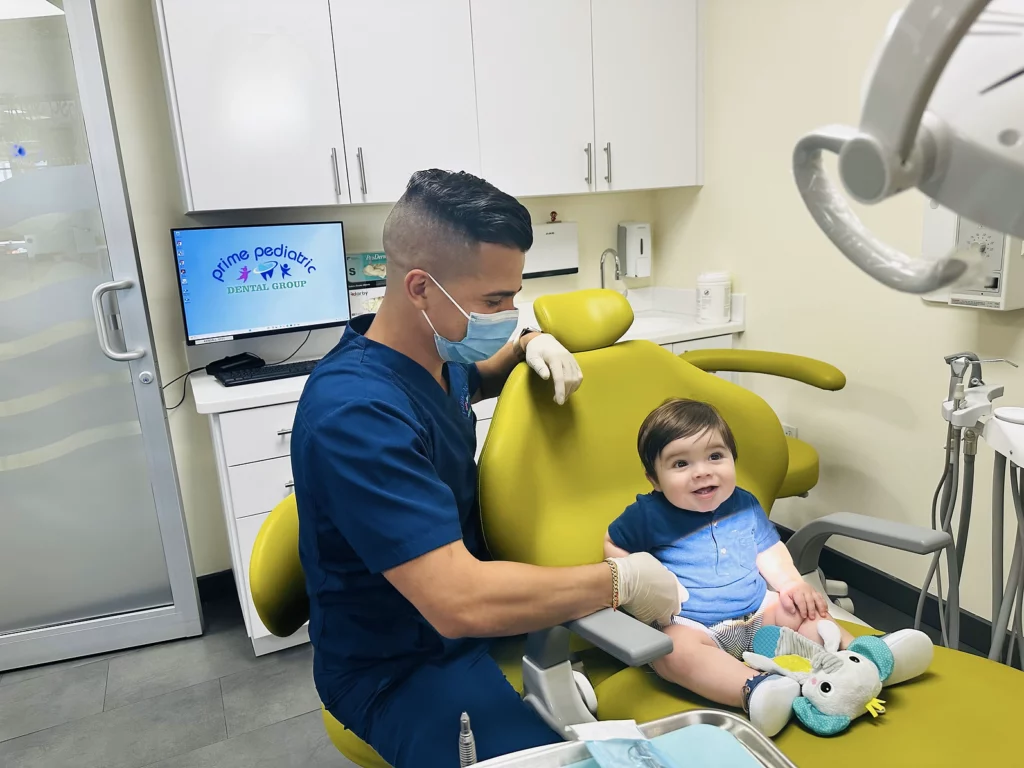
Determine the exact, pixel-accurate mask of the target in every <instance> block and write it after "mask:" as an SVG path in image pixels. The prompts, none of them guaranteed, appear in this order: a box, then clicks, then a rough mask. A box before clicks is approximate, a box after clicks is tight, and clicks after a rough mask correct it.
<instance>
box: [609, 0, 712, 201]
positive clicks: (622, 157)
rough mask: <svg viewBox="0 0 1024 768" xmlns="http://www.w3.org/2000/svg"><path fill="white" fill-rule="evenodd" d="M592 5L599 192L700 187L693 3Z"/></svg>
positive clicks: (639, 0) (635, 0) (632, 0)
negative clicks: (698, 185) (697, 185)
mask: <svg viewBox="0 0 1024 768" xmlns="http://www.w3.org/2000/svg"><path fill="white" fill-rule="evenodd" d="M591 8H592V15H593V19H592V21H593V50H594V127H595V130H594V133H595V136H596V146H595V148H594V151H595V157H596V158H597V169H598V170H597V172H596V173H595V176H596V179H597V189H601V190H608V189H651V188H656V187H681V186H690V185H694V184H700V183H702V180H701V178H700V161H699V157H700V155H699V153H700V152H701V151H702V148H701V141H700V131H699V128H698V121H699V120H700V119H702V115H701V110H700V108H699V104H700V99H699V96H700V94H699V88H700V85H699V82H698V77H699V72H700V67H699V62H698V56H699V46H698V29H697V25H698V17H697V0H628V2H627V0H592V5H591ZM609 177H610V178H609Z"/></svg>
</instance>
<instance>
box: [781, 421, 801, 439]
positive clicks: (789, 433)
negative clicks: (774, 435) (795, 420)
mask: <svg viewBox="0 0 1024 768" xmlns="http://www.w3.org/2000/svg"><path fill="white" fill-rule="evenodd" d="M782 431H783V432H784V433H785V435H786V437H792V438H796V437H799V431H798V430H797V428H796V427H791V426H790V425H789V424H783V425H782Z"/></svg>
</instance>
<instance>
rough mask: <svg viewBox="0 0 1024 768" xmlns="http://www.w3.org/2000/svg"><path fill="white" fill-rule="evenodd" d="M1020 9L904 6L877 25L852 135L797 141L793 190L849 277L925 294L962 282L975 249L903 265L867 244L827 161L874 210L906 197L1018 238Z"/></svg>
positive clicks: (1023, 128)
mask: <svg viewBox="0 0 1024 768" xmlns="http://www.w3.org/2000/svg"><path fill="white" fill-rule="evenodd" d="M1022 24H1024V0H912V2H910V3H909V4H908V5H907V6H906V8H905V9H904V10H903V12H902V13H901V14H899V15H897V17H896V18H894V19H893V21H892V22H891V23H890V25H889V29H888V30H887V33H886V36H885V39H884V41H883V44H882V47H881V49H880V50H879V52H878V54H877V57H876V63H875V66H874V68H873V71H872V72H871V74H870V76H869V78H868V82H867V86H866V90H865V93H864V98H863V103H862V110H861V120H860V125H859V127H857V128H852V127H849V126H842V125H831V126H826V127H824V128H820V129H818V130H816V131H814V132H812V133H810V134H808V135H806V136H804V137H803V138H802V139H800V141H799V142H798V143H797V145H796V148H795V150H794V153H793V171H794V176H795V179H796V184H797V188H798V189H799V191H800V195H801V197H802V198H803V200H804V203H805V204H806V206H807V209H808V211H809V212H810V213H811V216H812V217H813V218H814V220H815V222H816V223H817V224H818V226H819V227H820V228H821V229H822V231H824V232H825V234H826V235H828V237H829V239H830V240H832V242H833V243H834V244H835V245H836V247H837V248H839V250H840V251H841V252H842V253H843V254H844V255H845V256H846V257H847V258H848V259H849V260H850V261H852V262H853V263H854V264H855V265H857V266H858V267H859V268H860V269H861V270H863V271H864V272H866V273H868V274H869V275H871V276H872V277H874V278H875V279H876V280H878V281H879V282H881V283H883V284H884V285H887V286H889V287H890V288H894V289H896V290H898V291H904V292H907V293H913V294H925V293H930V292H932V291H935V290H938V289H940V288H944V287H946V286H949V285H953V284H955V283H958V282H966V281H969V280H972V279H973V278H974V277H975V274H976V273H977V272H978V271H979V270H980V269H981V267H982V264H983V259H982V257H981V254H980V253H979V252H978V251H977V250H976V249H971V250H954V251H953V252H951V253H949V254H948V255H946V256H945V257H942V258H939V259H937V260H934V261H932V260H927V259H918V258H912V257H910V256H908V255H906V254H904V253H901V252H900V251H899V250H897V249H895V248H892V247H890V246H888V245H886V244H885V243H882V242H881V241H880V240H878V239H877V238H875V237H874V235H872V234H871V232H870V231H869V230H868V229H867V228H866V227H865V226H864V225H863V224H862V223H861V221H860V219H859V218H858V217H857V215H856V214H855V213H854V212H853V210H852V209H851V208H850V205H849V204H848V203H847V201H846V199H845V198H844V196H843V195H842V193H841V192H840V191H839V189H837V187H836V186H835V185H834V184H833V183H832V181H831V179H830V178H829V177H828V175H827V174H826V173H825V170H824V167H823V165H822V153H823V152H831V153H834V154H835V155H837V156H838V159H839V175H840V178H841V180H842V183H843V186H844V188H845V189H846V191H847V193H848V194H849V195H850V196H851V197H853V198H854V199H855V200H857V201H858V202H860V203H864V204H869V205H873V204H877V203H879V202H881V201H883V200H885V199H887V198H889V197H892V196H894V195H896V194H898V193H899V192H902V191H904V190H906V189H910V188H911V187H917V188H918V189H920V190H921V191H922V192H923V193H924V194H926V195H928V196H929V197H930V198H931V199H932V200H934V201H935V202H937V203H938V204H940V205H942V206H944V207H946V208H948V209H950V210H952V211H954V212H955V213H958V214H960V215H961V216H963V217H964V218H966V219H969V220H971V221H974V222H976V223H978V224H982V225H984V226H986V227H990V228H992V229H995V230H997V231H999V232H1003V233H1005V234H1008V235H1013V236H1015V237H1022V238H1024V206H1022V205H1021V204H1020V201H1021V200H1022V199H1024V138H1022V136H1024V77H1022V75H1024V46H1022V45H1021V35H1022V34H1024V28H1022Z"/></svg>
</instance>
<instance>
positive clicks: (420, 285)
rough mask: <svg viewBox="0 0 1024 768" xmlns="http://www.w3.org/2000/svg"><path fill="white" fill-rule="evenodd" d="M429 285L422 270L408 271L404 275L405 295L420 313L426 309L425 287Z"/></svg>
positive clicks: (427, 278) (428, 280)
mask: <svg viewBox="0 0 1024 768" xmlns="http://www.w3.org/2000/svg"><path fill="white" fill-rule="evenodd" d="M429 284H430V277H429V276H428V275H427V273H426V272H424V271H423V270H422V269H410V270H409V271H408V272H407V273H406V275H405V280H404V285H405V295H406V296H407V297H408V299H409V301H410V302H411V303H412V305H413V306H414V307H416V309H418V310H420V311H423V310H425V309H426V308H427V286H428V285H429Z"/></svg>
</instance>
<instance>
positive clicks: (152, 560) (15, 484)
mask: <svg viewBox="0 0 1024 768" xmlns="http://www.w3.org/2000/svg"><path fill="white" fill-rule="evenodd" d="M111 277H112V276H111V266H110V260H109V258H108V255H107V241H106V237H105V235H104V228H103V222H102V219H101V215H100V208H99V203H98V195H97V188H96V183H95V177H94V174H93V168H92V164H91V162H90V151H89V143H88V140H87V137H86V131H85V123H84V122H83V115H82V108H81V104H80V99H79V93H78V87H77V84H76V77H75V68H74V62H73V61H72V55H71V46H70V43H69V37H68V29H67V24H66V22H65V17H64V15H62V14H61V15H54V16H49V17H44V18H30V19H3V18H0V636H3V635H4V634H7V633H12V632H16V631H19V630H27V629H32V628H36V627H44V626H50V625H55V624H63V623H68V622H76V621H80V620H84V619H93V618H97V617H102V616H111V615H115V614H121V613H126V612H131V611H138V610H140V609H148V608H156V607H160V606H167V605H170V604H171V603H172V595H171V584H170V579H169V576H168V567H167V563H166V559H165V556H164V546H163V544H162V541H161V531H160V525H159V524H158V519H157V510H156V503H155V501H154V491H153V485H152V483H151V467H150V463H149V461H148V460H147V450H146V447H147V446H146V445H145V443H144V439H143V430H142V427H141V425H140V414H139V408H138V405H137V402H136V395H135V390H134V388H133V375H132V372H131V370H130V367H129V365H128V364H127V363H125V362H115V361H113V360H110V359H108V358H107V357H105V356H104V354H103V353H102V352H101V351H100V347H99V345H98V343H97V329H96V324H95V322H94V319H93V310H92V303H91V297H92V292H93V290H94V288H96V286H97V285H99V284H101V283H104V282H108V281H110V280H111ZM113 300H114V299H113V296H112V295H109V296H108V298H107V299H106V301H107V304H106V305H105V314H106V315H107V317H105V318H104V322H106V323H108V324H109V326H110V334H109V335H110V337H111V339H112V342H113V343H114V344H119V343H120V344H122V346H121V349H123V340H122V339H121V336H120V330H119V329H120V323H119V322H118V321H117V320H116V319H114V318H115V316H116V305H115V304H112V303H111V302H113Z"/></svg>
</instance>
